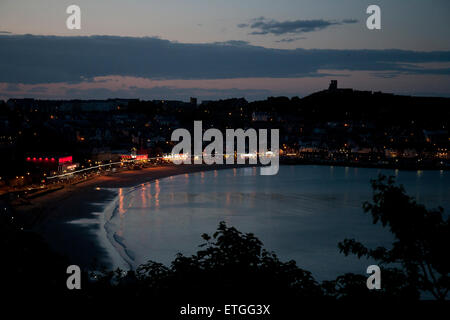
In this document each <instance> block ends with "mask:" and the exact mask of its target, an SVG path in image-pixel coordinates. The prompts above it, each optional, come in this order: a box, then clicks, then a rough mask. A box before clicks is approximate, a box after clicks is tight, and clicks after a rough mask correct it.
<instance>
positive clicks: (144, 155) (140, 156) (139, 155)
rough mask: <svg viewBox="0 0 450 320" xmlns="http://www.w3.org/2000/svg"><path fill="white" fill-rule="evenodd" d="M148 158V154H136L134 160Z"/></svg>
mask: <svg viewBox="0 0 450 320" xmlns="http://www.w3.org/2000/svg"><path fill="white" fill-rule="evenodd" d="M147 159H148V154H137V155H136V160H147Z"/></svg>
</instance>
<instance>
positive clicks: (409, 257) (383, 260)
mask: <svg viewBox="0 0 450 320" xmlns="http://www.w3.org/2000/svg"><path fill="white" fill-rule="evenodd" d="M371 183H372V188H373V190H374V193H373V199H372V201H373V202H372V203H370V202H365V203H364V205H363V208H364V211H365V212H368V213H370V214H371V215H372V217H373V223H374V224H376V223H378V222H380V223H381V224H382V226H383V227H386V228H389V231H390V232H391V233H392V234H393V235H394V237H395V240H394V242H393V243H392V248H390V249H388V248H384V247H378V248H375V249H368V248H366V247H365V246H364V245H363V244H361V243H360V242H357V241H356V240H354V239H345V240H344V241H343V242H341V243H339V249H340V251H341V252H343V253H344V254H345V255H348V254H355V255H357V256H358V257H359V258H360V257H363V256H364V257H368V258H373V259H375V260H376V261H377V262H378V264H379V265H380V266H386V267H390V268H389V269H385V270H383V283H385V284H386V285H387V287H386V288H385V289H383V290H384V291H385V292H388V293H389V292H390V294H393V292H394V290H397V293H402V294H406V292H407V293H408V296H414V288H415V290H421V291H424V292H429V293H431V294H432V295H433V296H434V297H435V298H436V299H439V300H441V299H445V298H446V297H447V294H448V292H449V289H450V277H449V272H450V259H448V252H450V250H449V246H450V219H449V218H448V217H447V218H445V217H444V216H443V209H442V208H438V209H432V210H428V209H426V208H425V206H423V205H421V204H418V203H417V202H416V201H415V200H414V198H412V197H410V196H408V195H407V194H406V193H405V190H404V188H403V186H401V185H400V186H398V185H396V184H395V179H394V177H389V178H388V177H386V176H384V175H380V176H379V177H378V179H376V180H372V181H371ZM398 265H399V266H401V267H402V268H401V269H399V268H396V266H398ZM386 276H387V277H386ZM399 280H400V281H399ZM342 281H344V282H346V281H345V280H344V279H342V278H341V279H338V281H337V282H338V283H340V282H342ZM351 282H352V281H349V282H348V281H347V284H348V285H349V286H350V285H351ZM393 282H397V286H396V285H395V283H394V285H393ZM399 282H400V283H399Z"/></svg>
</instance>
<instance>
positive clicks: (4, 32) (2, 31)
mask: <svg viewBox="0 0 450 320" xmlns="http://www.w3.org/2000/svg"><path fill="white" fill-rule="evenodd" d="M0 34H11V32H9V31H4V30H0Z"/></svg>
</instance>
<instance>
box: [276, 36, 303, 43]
mask: <svg viewBox="0 0 450 320" xmlns="http://www.w3.org/2000/svg"><path fill="white" fill-rule="evenodd" d="M301 39H306V38H305V37H296V38H283V39H280V40H276V41H275V42H278V43H282V42H288V43H289V42H294V41H297V40H301Z"/></svg>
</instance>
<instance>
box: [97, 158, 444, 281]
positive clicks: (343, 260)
mask: <svg viewBox="0 0 450 320" xmlns="http://www.w3.org/2000/svg"><path fill="white" fill-rule="evenodd" d="M380 172H382V173H385V174H390V175H396V176H397V178H398V181H399V182H400V183H402V184H404V185H405V188H406V191H407V192H408V193H409V194H410V195H413V196H415V197H416V198H417V200H418V202H422V203H425V204H426V205H429V206H430V207H437V206H442V207H444V208H445V209H446V212H448V210H449V209H450V174H449V173H448V172H440V171H423V172H422V171H418V172H408V171H394V170H378V169H361V168H345V167H327V166H282V167H281V168H280V171H279V174H278V175H276V176H260V175H259V170H258V169H256V168H244V169H227V170H218V171H209V172H201V173H193V174H186V175H180V176H174V177H170V178H166V179H161V180H157V181H155V182H152V183H148V184H144V185H141V186H137V187H135V188H129V189H119V190H118V197H117V199H116V200H115V201H114V202H113V203H110V204H109V206H108V207H107V209H106V210H105V215H104V220H103V222H104V226H105V230H106V231H107V236H108V238H109V240H110V242H111V243H112V244H113V247H114V248H115V250H117V252H119V254H120V256H121V257H122V258H123V259H124V260H125V261H127V263H128V264H129V265H131V266H132V267H136V266H137V265H139V264H141V263H144V262H146V261H147V260H149V259H151V260H155V261H158V262H162V263H165V264H168V263H170V261H172V260H173V259H174V257H175V254H176V253H177V252H181V253H183V254H187V255H189V254H193V253H195V252H196V251H197V249H198V245H199V244H201V243H203V241H202V239H201V237H200V235H201V234H202V233H209V234H212V233H213V232H214V231H215V230H216V228H217V225H218V224H219V222H220V221H225V222H226V223H227V224H228V225H230V226H235V227H236V228H238V230H240V231H242V232H253V233H254V234H255V235H256V236H257V237H258V238H260V239H261V240H262V241H263V243H264V245H265V247H266V248H267V249H269V250H273V251H275V252H276V253H277V254H278V256H279V257H280V258H281V260H290V259H294V260H296V261H297V264H298V265H299V266H300V267H302V268H305V269H307V270H309V271H311V272H313V275H314V276H315V277H316V278H317V279H319V280H324V279H334V278H335V277H336V276H337V275H339V274H342V273H345V272H357V273H364V272H365V268H366V267H367V266H368V265H369V264H370V261H367V260H358V259H356V258H353V257H345V256H344V255H342V254H340V253H339V250H338V248H337V243H338V242H339V241H342V240H343V239H345V238H355V239H358V240H360V241H362V242H363V243H364V244H366V245H367V246H369V247H375V246H379V245H387V244H389V243H390V241H391V240H392V238H391V235H390V234H389V233H388V232H386V231H385V230H384V229H382V228H381V227H380V226H374V225H373V224H372V222H371V217H370V216H369V215H368V214H365V213H364V212H363V210H362V208H361V205H362V202H363V201H365V200H369V199H370V198H371V189H370V184H369V180H370V179H371V178H376V177H377V175H378V173H380ZM116 255H117V254H116Z"/></svg>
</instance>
